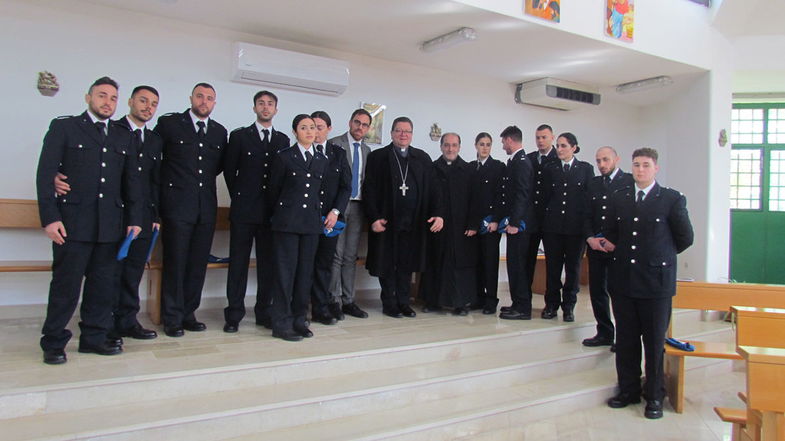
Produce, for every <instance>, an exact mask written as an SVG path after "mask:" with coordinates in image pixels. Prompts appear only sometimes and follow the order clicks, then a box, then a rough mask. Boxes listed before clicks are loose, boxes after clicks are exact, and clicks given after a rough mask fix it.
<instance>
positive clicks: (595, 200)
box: [583, 147, 633, 346]
mask: <svg viewBox="0 0 785 441" xmlns="http://www.w3.org/2000/svg"><path fill="white" fill-rule="evenodd" d="M595 159H596V161H597V169H599V171H600V176H595V177H593V178H592V179H591V181H589V191H588V192H587V196H588V198H589V204H588V207H589V215H588V216H586V220H585V222H584V224H583V225H584V226H583V237H585V238H586V243H587V244H588V245H589V250H588V252H587V253H586V254H587V256H588V258H589V296H590V297H591V308H592V311H594V318H595V319H596V320H597V334H596V335H595V336H594V337H591V338H587V339H585V340H583V345H584V346H604V345H612V344H613V339H614V336H615V332H614V328H613V322H612V321H611V305H610V295H609V294H608V268H609V267H610V263H611V257H612V254H610V253H608V252H607V251H605V248H604V247H603V246H602V244H603V241H604V240H605V232H606V231H607V230H608V224H609V223H610V222H611V219H610V218H609V217H608V210H609V209H610V198H611V196H612V195H613V193H614V192H615V191H616V190H619V189H622V188H627V187H629V186H630V185H632V182H633V180H632V175H631V174H629V173H625V172H623V171H622V170H621V169H619V168H618V164H619V155H618V154H617V153H616V150H615V149H614V148H613V147H600V148H599V149H598V150H597V154H596V155H595Z"/></svg>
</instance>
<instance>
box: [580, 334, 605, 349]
mask: <svg viewBox="0 0 785 441" xmlns="http://www.w3.org/2000/svg"><path fill="white" fill-rule="evenodd" d="M582 343H583V345H584V346H589V347H594V346H611V345H612V344H613V339H608V338H603V337H600V336H599V335H595V336H594V337H591V338H586V339H584V340H583V342H582Z"/></svg>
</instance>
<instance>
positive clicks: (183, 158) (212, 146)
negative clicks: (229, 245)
mask: <svg viewBox="0 0 785 441" xmlns="http://www.w3.org/2000/svg"><path fill="white" fill-rule="evenodd" d="M154 130H155V131H156V132H157V133H158V134H159V135H161V138H163V141H164V147H163V155H164V156H163V161H162V163H161V209H160V213H161V217H162V218H170V219H176V220H179V221H183V222H190V223H215V215H216V210H217V205H218V199H217V196H216V189H215V177H216V176H218V174H219V173H221V170H222V169H223V155H224V152H225V150H226V144H227V143H226V129H225V128H224V126H222V125H221V124H219V123H217V122H215V121H214V120H213V119H212V118H210V119H209V120H208V124H207V131H206V133H205V137H204V139H199V136H198V135H197V133H196V129H195V128H194V123H193V121H192V120H191V115H190V113H189V111H188V110H186V111H185V112H183V113H168V114H166V115H164V116H162V117H160V118H158V124H157V125H156V126H155V129H154Z"/></svg>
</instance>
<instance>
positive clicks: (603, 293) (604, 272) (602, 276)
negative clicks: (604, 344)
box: [586, 250, 615, 341]
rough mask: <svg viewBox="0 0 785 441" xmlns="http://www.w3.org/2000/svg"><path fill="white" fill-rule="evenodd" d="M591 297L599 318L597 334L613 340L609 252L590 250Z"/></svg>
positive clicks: (595, 314)
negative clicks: (609, 286)
mask: <svg viewBox="0 0 785 441" xmlns="http://www.w3.org/2000/svg"><path fill="white" fill-rule="evenodd" d="M586 254H587V257H588V258H589V297H590V298H591V307H592V311H594V319H595V320H597V336H598V337H599V338H602V339H607V340H611V341H612V340H613V337H614V334H615V332H614V328H613V322H612V321H611V306H610V294H609V293H608V269H609V268H610V266H611V257H610V256H609V255H608V254H607V253H601V252H599V251H594V250H589V251H588V252H587V253H586Z"/></svg>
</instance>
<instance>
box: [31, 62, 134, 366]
mask: <svg viewBox="0 0 785 441" xmlns="http://www.w3.org/2000/svg"><path fill="white" fill-rule="evenodd" d="M85 101H86V103H87V110H86V111H85V112H84V113H82V114H81V115H79V116H69V117H60V118H57V119H54V120H53V121H52V123H51V124H50V126H49V131H48V132H47V133H46V136H45V137H44V143H43V147H42V149H41V156H40V159H39V162H38V171H37V176H36V185H37V188H38V209H39V213H40V217H41V225H42V226H43V227H44V230H45V232H46V235H47V236H48V237H49V238H50V239H51V240H52V242H53V244H52V252H53V262H52V283H51V284H50V286H49V302H48V305H47V311H46V320H45V321H44V326H43V329H42V331H41V333H42V334H43V336H42V337H41V342H40V344H41V349H43V351H44V357H43V359H44V363H47V364H62V363H65V362H66V354H65V346H66V344H67V343H68V340H70V339H71V335H72V334H71V331H69V330H68V329H66V326H67V325H68V321H69V320H70V319H71V317H72V316H73V314H74V311H75V310H76V305H77V303H78V302H79V290H80V288H81V287H82V279H83V278H84V279H85V280H84V291H83V296H82V306H81V311H80V318H81V321H80V322H79V328H80V330H81V335H80V337H79V352H86V353H95V354H100V355H115V354H119V353H121V352H122V347H121V346H120V345H119V344H117V343H116V342H113V341H108V340H107V333H108V332H109V330H110V329H111V327H112V307H113V305H114V302H115V299H116V296H115V293H116V290H115V277H114V276H115V274H116V271H117V259H116V254H117V246H118V243H119V242H120V241H121V240H122V239H123V237H125V236H126V235H128V234H133V235H134V236H137V235H138V234H139V232H140V231H141V225H142V214H141V206H140V188H139V181H138V173H137V167H138V165H137V164H138V162H137V159H136V155H137V153H136V146H135V143H134V141H133V139H132V137H131V132H129V131H128V129H127V128H126V127H123V126H122V125H120V124H117V123H115V122H113V121H111V120H110V119H109V118H110V117H111V116H112V115H113V114H114V111H115V108H116V106H117V83H116V82H115V81H114V80H112V79H111V78H108V77H102V78H99V79H98V80H96V81H95V82H94V83H93V84H92V85H91V86H90V89H89V91H88V93H87V95H86V96H85ZM58 172H59V173H62V174H63V175H65V176H68V181H69V184H70V187H71V189H72V191H71V192H70V193H69V194H67V195H64V196H57V195H56V192H55V185H54V182H55V181H54V179H55V176H56V175H57V173H58ZM126 225H128V226H127V227H126ZM148 228H149V227H148Z"/></svg>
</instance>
